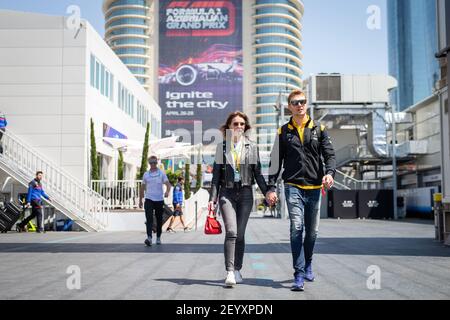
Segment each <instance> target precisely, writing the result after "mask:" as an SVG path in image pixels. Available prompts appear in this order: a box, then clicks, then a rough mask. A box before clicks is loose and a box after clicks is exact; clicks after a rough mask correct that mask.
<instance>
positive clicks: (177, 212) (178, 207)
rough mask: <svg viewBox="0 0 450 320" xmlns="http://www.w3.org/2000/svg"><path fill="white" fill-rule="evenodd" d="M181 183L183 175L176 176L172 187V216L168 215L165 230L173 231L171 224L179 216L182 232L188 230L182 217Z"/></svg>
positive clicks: (182, 197)
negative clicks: (168, 218)
mask: <svg viewBox="0 0 450 320" xmlns="http://www.w3.org/2000/svg"><path fill="white" fill-rule="evenodd" d="M183 183H184V179H183V177H178V183H177V185H176V186H175V188H174V189H173V201H172V204H173V216H171V217H170V222H169V227H167V232H172V233H175V230H173V228H172V225H173V223H174V222H175V219H176V217H180V222H181V225H182V226H183V229H184V232H186V231H188V230H189V229H188V227H186V224H185V222H184V219H183V199H184V196H183Z"/></svg>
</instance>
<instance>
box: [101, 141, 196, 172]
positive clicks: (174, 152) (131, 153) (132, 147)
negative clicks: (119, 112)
mask: <svg viewBox="0 0 450 320" xmlns="http://www.w3.org/2000/svg"><path fill="white" fill-rule="evenodd" d="M178 138H179V136H173V137H168V138H163V139H158V140H152V141H149V143H148V146H149V152H148V154H149V155H156V156H157V157H158V158H159V159H168V158H173V157H185V158H190V156H191V155H192V154H197V153H198V152H199V148H201V147H200V146H201V144H200V145H191V144H189V143H179V142H176V140H177V139H178ZM103 141H105V142H107V143H108V144H109V145H111V147H112V148H113V149H115V150H121V151H122V152H123V155H124V159H125V160H126V162H129V163H133V164H134V165H137V166H139V165H140V162H141V157H142V149H143V144H144V142H143V141H138V140H131V139H118V138H107V137H104V138H103Z"/></svg>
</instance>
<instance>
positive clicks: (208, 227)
mask: <svg viewBox="0 0 450 320" xmlns="http://www.w3.org/2000/svg"><path fill="white" fill-rule="evenodd" d="M221 233H222V226H221V225H220V222H219V221H218V220H217V217H216V214H215V213H214V211H212V210H210V211H209V213H208V216H207V217H206V223H205V234H221Z"/></svg>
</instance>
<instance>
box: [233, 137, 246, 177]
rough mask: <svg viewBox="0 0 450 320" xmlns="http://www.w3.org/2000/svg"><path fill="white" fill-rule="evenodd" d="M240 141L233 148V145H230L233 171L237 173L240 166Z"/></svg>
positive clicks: (241, 144)
mask: <svg viewBox="0 0 450 320" xmlns="http://www.w3.org/2000/svg"><path fill="white" fill-rule="evenodd" d="M242 146H243V143H242V140H240V141H239V143H238V144H237V145H236V148H235V147H234V143H232V144H231V155H232V156H233V161H234V166H235V170H236V171H239V170H240V166H241V154H242Z"/></svg>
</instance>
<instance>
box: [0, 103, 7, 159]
mask: <svg viewBox="0 0 450 320" xmlns="http://www.w3.org/2000/svg"><path fill="white" fill-rule="evenodd" d="M7 125H8V121H7V120H6V116H5V114H4V113H3V112H1V111H0V141H1V140H2V138H3V133H4V132H5V129H6V126H7ZM1 153H3V144H2V143H1V142H0V154H1Z"/></svg>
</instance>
